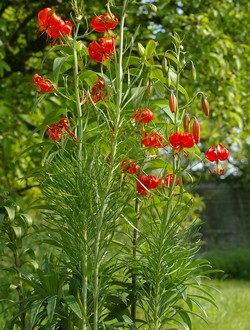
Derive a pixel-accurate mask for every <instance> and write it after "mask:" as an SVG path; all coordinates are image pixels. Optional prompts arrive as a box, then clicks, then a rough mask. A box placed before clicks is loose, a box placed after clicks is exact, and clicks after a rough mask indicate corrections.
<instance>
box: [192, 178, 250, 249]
mask: <svg viewBox="0 0 250 330" xmlns="http://www.w3.org/2000/svg"><path fill="white" fill-rule="evenodd" d="M198 193H199V195H201V196H203V198H204V202H205V205H206V208H205V210H204V211H203V212H202V214H201V219H202V221H203V225H202V227H201V233H202V235H203V241H204V244H205V246H207V247H209V248H220V247H221V248H227V247H228V248H234V247H235V248H239V247H240V248H250V190H243V189H242V187H239V186H237V184H234V183H230V182H225V181H222V182H220V181H218V182H216V183H214V182H213V183H206V184H204V185H200V187H199V190H198Z"/></svg>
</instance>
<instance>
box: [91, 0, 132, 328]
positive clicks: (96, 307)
mask: <svg viewBox="0 0 250 330" xmlns="http://www.w3.org/2000/svg"><path fill="white" fill-rule="evenodd" d="M126 7H127V0H125V1H124V2H123V9H122V14H121V19H120V46H119V57H118V71H117V73H118V74H117V112H116V117H115V119H114V132H113V134H114V138H113V144H112V149H111V159H110V167H109V168H110V171H109V176H108V180H107V187H110V185H111V182H112V179H113V175H114V170H115V157H116V152H117V145H118V133H119V125H120V118H121V105H122V96H123V88H122V86H123V69H122V60H123V39H124V21H125V14H126ZM108 194H109V189H107V190H106V192H105V194H104V196H103V198H102V200H101V209H100V214H99V217H98V222H97V232H96V239H95V250H94V258H95V264H94V267H95V268H94V283H93V285H94V288H93V297H94V320H93V330H98V323H99V291H100V283H99V277H100V273H99V267H100V264H99V259H100V241H101V230H102V225H103V219H104V216H105V211H106V208H107V205H108V204H107V203H108V200H107V199H108Z"/></svg>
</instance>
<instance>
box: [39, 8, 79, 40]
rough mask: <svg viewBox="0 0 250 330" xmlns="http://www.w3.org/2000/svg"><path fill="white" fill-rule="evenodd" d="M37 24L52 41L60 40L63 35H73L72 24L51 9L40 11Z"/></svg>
mask: <svg viewBox="0 0 250 330" xmlns="http://www.w3.org/2000/svg"><path fill="white" fill-rule="evenodd" d="M37 23H38V25H39V26H40V27H41V28H42V30H44V31H45V33H46V34H47V36H48V37H49V38H52V39H60V38H61V37H62V36H63V35H71V33H72V28H73V26H72V23H71V22H70V21H64V20H63V19H62V18H61V17H60V16H58V15H56V14H55V12H54V9H51V8H45V9H43V10H41V11H39V13H38V19H37Z"/></svg>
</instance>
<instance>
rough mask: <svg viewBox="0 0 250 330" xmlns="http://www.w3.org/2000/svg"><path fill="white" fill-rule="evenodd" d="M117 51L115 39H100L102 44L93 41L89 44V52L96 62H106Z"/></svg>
mask: <svg viewBox="0 0 250 330" xmlns="http://www.w3.org/2000/svg"><path fill="white" fill-rule="evenodd" d="M114 51H115V39H114V38H100V43H98V42H97V41H92V42H91V43H90V44H89V47H88V52H89V56H90V58H91V59H92V60H94V61H96V62H103V61H106V60H107V59H108V58H109V56H110V55H111V54H113V53H114Z"/></svg>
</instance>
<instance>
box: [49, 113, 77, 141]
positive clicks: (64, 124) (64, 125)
mask: <svg viewBox="0 0 250 330" xmlns="http://www.w3.org/2000/svg"><path fill="white" fill-rule="evenodd" d="M69 125H70V122H69V120H68V118H62V119H61V120H59V122H57V123H54V124H53V125H52V126H48V125H47V126H46V130H47V131H48V134H49V137H50V138H51V139H52V140H53V141H54V142H55V143H58V142H59V140H60V139H62V138H63V130H65V131H66V132H67V133H68V134H69V135H70V136H72V137H73V139H74V140H75V142H77V138H76V136H75V134H74V133H73V132H72V131H71V130H70V129H69Z"/></svg>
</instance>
